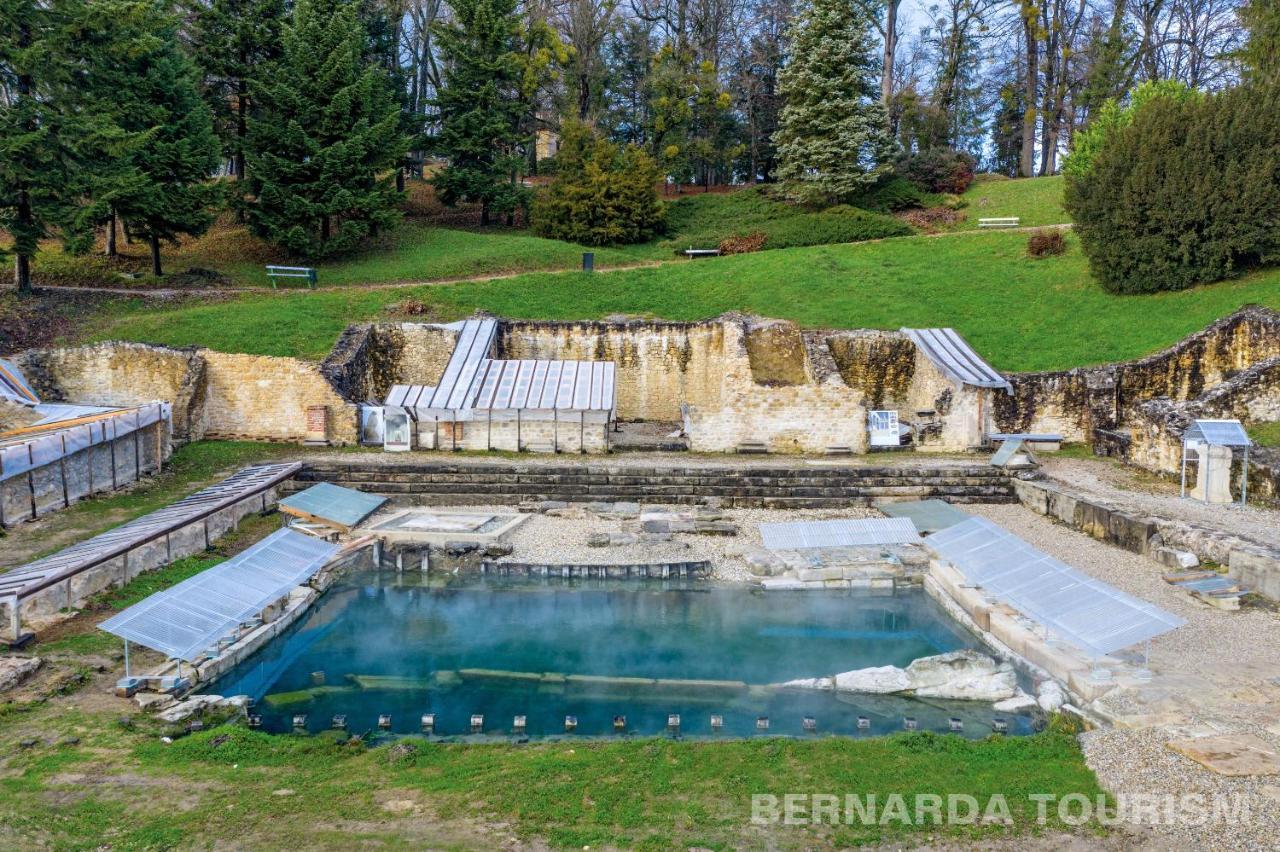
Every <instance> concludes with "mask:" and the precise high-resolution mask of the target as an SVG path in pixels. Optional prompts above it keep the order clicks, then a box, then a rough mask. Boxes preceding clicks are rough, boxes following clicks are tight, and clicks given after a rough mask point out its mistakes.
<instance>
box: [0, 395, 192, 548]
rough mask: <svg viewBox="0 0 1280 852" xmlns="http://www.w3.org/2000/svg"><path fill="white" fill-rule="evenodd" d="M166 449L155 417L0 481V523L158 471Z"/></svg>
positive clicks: (163, 429) (164, 432) (164, 429)
mask: <svg viewBox="0 0 1280 852" xmlns="http://www.w3.org/2000/svg"><path fill="white" fill-rule="evenodd" d="M170 451H171V445H170V442H169V426H168V424H167V423H166V422H164V421H163V420H161V421H158V422H156V423H152V424H151V425H149V426H144V427H142V428H141V429H137V430H134V431H133V432H130V433H128V434H126V435H121V436H120V437H118V438H114V439H112V440H110V441H104V442H102V443H100V444H93V445H91V446H88V447H85V448H84V449H83V450H80V451H79V452H75V453H71V454H69V455H66V456H63V457H62V458H60V459H58V460H57V461H54V462H52V463H50V464H46V465H42V466H40V467H37V468H34V469H32V470H30V471H27V472H26V473H22V474H18V475H17V476H12V477H9V478H6V479H3V480H0V526H5V527H12V526H15V525H17V524H20V523H22V522H23V521H31V520H35V519H36V518H40V517H43V516H45V515H47V514H49V513H50V512H55V511H57V510H59V509H65V508H67V507H68V506H70V505H72V504H73V503H76V502H79V501H80V500H83V499H84V498H86V497H92V496H94V495H96V494H105V493H107V492H110V491H114V490H116V489H118V488H124V487H125V486H127V485H131V484H133V483H134V482H137V481H138V480H139V479H140V478H142V477H143V476H146V475H149V474H153V473H156V472H157V471H159V470H160V467H161V465H163V463H164V460H165V459H167V458H168V457H169V454H170Z"/></svg>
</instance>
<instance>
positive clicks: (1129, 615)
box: [924, 517, 1186, 656]
mask: <svg viewBox="0 0 1280 852" xmlns="http://www.w3.org/2000/svg"><path fill="white" fill-rule="evenodd" d="M924 544H925V547H927V548H928V549H929V550H930V551H932V552H933V553H934V555H936V556H937V557H938V558H939V559H942V560H944V561H946V562H949V563H951V564H952V565H954V566H955V567H956V568H957V569H958V570H959V571H960V572H961V573H962V574H964V576H965V579H967V580H968V581H969V582H971V583H973V584H974V585H976V586H980V587H982V588H983V589H985V590H986V591H988V592H990V593H991V594H993V595H995V596H996V597H998V598H1001V599H1002V600H1004V601H1006V602H1008V603H1009V604H1010V605H1012V606H1013V607H1014V608H1016V609H1017V610H1018V611H1020V612H1022V613H1023V614H1024V615H1026V616H1028V617H1030V618H1033V619H1035V620H1036V621H1038V622H1040V623H1041V624H1042V625H1044V627H1045V629H1046V630H1047V631H1051V632H1052V633H1055V634H1057V635H1058V636H1061V637H1062V638H1063V639H1065V640H1067V641H1068V642H1070V643H1071V644H1073V645H1076V646H1078V647H1080V648H1083V649H1084V650H1085V651H1088V652H1089V653H1091V654H1094V655H1095V656H1105V655H1107V654H1110V653H1112V652H1114V651H1119V650H1121V649H1122V648H1128V647H1131V646H1133V645H1137V644H1139V643H1141V642H1146V641H1148V640H1150V639H1152V638H1153V637H1156V636H1159V635H1161V634H1164V633H1167V632H1169V631H1170V630H1173V629H1175V628H1177V627H1181V626H1182V625H1183V624H1186V620H1185V619H1182V618H1179V617H1178V616H1176V615H1173V614H1171V613H1168V612H1165V611H1164V610H1162V609H1160V608H1159V607H1155V606H1152V605H1151V604H1149V603H1147V602H1146V601H1143V600H1140V599H1139V598H1135V597H1133V596H1132V595H1129V594H1126V593H1125V592H1122V591H1120V590H1119V589H1117V588H1115V587H1114V586H1111V585H1109V584H1107V583H1104V582H1102V581H1101V580H1096V579H1094V578H1092V577H1090V576H1088V575H1087V574H1084V573H1083V572H1080V571H1077V570H1076V569H1074V568H1071V567H1070V566H1068V565H1066V564H1065V563H1063V562H1060V561H1058V560H1057V559H1054V558H1053V557H1051V556H1049V555H1048V554H1046V553H1043V552H1042V551H1040V550H1037V549H1036V548H1034V547H1032V546H1031V545H1030V544H1028V543H1027V542H1025V541H1023V540H1022V539H1021V538H1019V537H1018V536H1016V535H1014V534H1013V533H1011V532H1009V531H1008V530H1006V529H1004V528H1003V527H1001V526H999V525H997V524H995V523H993V522H991V521H989V520H987V519H986V518H978V517H974V518H969V519H968V520H966V521H964V522H963V523H959V524H956V525H955V526H952V527H948V528H947V529H944V530H940V531H939V532H936V533H934V534H933V535H931V536H929V537H928V538H927V539H925V543H924Z"/></svg>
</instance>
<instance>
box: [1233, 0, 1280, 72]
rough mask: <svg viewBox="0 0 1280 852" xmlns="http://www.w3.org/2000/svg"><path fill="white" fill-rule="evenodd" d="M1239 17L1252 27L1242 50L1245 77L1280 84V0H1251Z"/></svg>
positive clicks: (1247, 26)
mask: <svg viewBox="0 0 1280 852" xmlns="http://www.w3.org/2000/svg"><path fill="white" fill-rule="evenodd" d="M1240 20H1241V22H1242V23H1243V24H1244V25H1245V27H1246V28H1247V29H1248V30H1249V39H1248V41H1247V42H1245V46H1244V49H1243V50H1242V51H1241V52H1240V58H1241V59H1242V60H1244V66H1245V78H1246V79H1248V80H1251V81H1255V82H1261V83H1264V84H1271V85H1280V0H1249V2H1248V3H1247V4H1246V5H1245V6H1244V8H1242V9H1241V10H1240Z"/></svg>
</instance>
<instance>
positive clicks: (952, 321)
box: [87, 232, 1280, 370]
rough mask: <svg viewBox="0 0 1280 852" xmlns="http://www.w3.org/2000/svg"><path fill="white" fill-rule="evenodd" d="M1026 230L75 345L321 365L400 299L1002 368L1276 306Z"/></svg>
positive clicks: (136, 325) (280, 313)
mask: <svg viewBox="0 0 1280 852" xmlns="http://www.w3.org/2000/svg"><path fill="white" fill-rule="evenodd" d="M1026 242H1027V235H1026V234H1025V233H1009V232H994V233H988V232H983V233H971V234H953V235H943V236H938V237H910V238H904V239H893V240H884V241H882V242H876V243H863V244H852V245H840V246H819V247H812V248H797V249H784V250H779V251H766V252H759V253H756V254H747V255H737V256H733V257H726V258H717V259H713V260H705V261H694V262H692V263H674V264H670V265H666V266H661V267H652V268H647V269H635V270H625V271H618V272H610V273H596V274H594V275H588V274H583V273H563V274H557V275H548V274H529V275H521V276H517V277H514V278H508V279H501V280H494V281H485V282H472V283H460V284H454V285H449V286H438V287H421V288H405V289H396V290H385V289H384V290H360V289H355V288H351V289H342V290H331V291H327V292H323V291H322V292H314V293H293V294H287V295H286V294H281V295H253V296H246V297H242V298H240V299H235V300H229V301H219V302H216V303H196V304H184V305H178V306H175V307H172V308H167V309H157V308H156V307H155V304H154V303H153V302H145V301H144V300H141V299H138V300H133V301H132V302H131V303H129V304H125V305H121V306H119V307H118V308H117V309H116V310H114V311H113V312H112V314H111V316H109V317H104V318H100V319H99V320H98V321H97V322H94V323H93V324H92V325H90V326H89V327H88V330H87V331H88V334H87V336H89V337H91V338H92V339H96V340H102V339H111V338H123V339H128V340H143V341H150V342H154V343H165V344H170V345H205V346H210V347H213V348H216V349H223V350H228V351H240V352H253V353H261V354H270V355H294V356H300V357H306V358H322V357H323V356H324V355H325V354H326V353H327V352H328V351H329V348H330V347H331V346H332V344H333V342H334V340H335V339H336V337H337V335H338V333H339V332H341V330H342V328H343V327H344V326H345V325H346V324H347V323H349V322H356V321H360V320H368V319H373V318H379V317H387V316H389V314H388V312H387V306H388V305H390V304H392V303H395V302H399V301H401V300H404V299H407V298H412V299H417V300H420V301H422V302H423V303H424V304H426V305H427V306H428V308H429V310H431V311H432V312H433V315H434V316H436V317H439V318H456V317H460V316H465V315H467V314H470V313H471V312H472V311H475V310H477V309H484V310H488V311H492V312H494V313H496V314H499V315H501V316H508V317H517V318H527V319H589V318H599V317H603V316H605V315H608V314H616V313H624V314H635V315H644V316H653V317H661V318H665V319H672V320H696V319H701V318H705V317H710V316H715V315H717V314H719V313H722V312H724V311H728V310H739V311H747V312H751V313H757V314H762V315H765V316H771V317H780V318H784V319H791V320H795V321H796V322H798V323H800V324H802V325H804V326H809V327H830V328H889V329H894V328H898V327H900V326H952V327H955V328H957V329H959V330H960V331H961V333H963V334H964V335H965V336H966V337H967V338H968V339H969V340H970V341H971V342H972V343H973V345H974V346H975V347H977V349H978V351H979V352H981V353H982V354H983V355H984V356H986V357H987V358H989V359H990V360H991V361H992V362H993V363H994V364H995V365H996V366H997V367H999V368H1001V369H1005V370H1039V369H1060V368H1068V367H1074V366H1080V365H1085V364H1096V363H1102V362H1106V361H1114V360H1121V359H1126V358H1135V357H1138V356H1141V355H1144V354H1147V353H1149V352H1152V351H1154V350H1156V349H1159V348H1161V347H1163V346H1167V345H1169V344H1171V343H1173V342H1175V341H1176V340H1178V339H1180V338H1181V337H1184V336H1185V335H1187V334H1189V333H1190V332H1192V331H1195V330H1197V329H1199V328H1202V327H1203V326H1205V325H1207V324H1208V323H1210V322H1212V321H1213V320H1214V319H1217V318H1218V317H1221V316H1223V315H1225V314H1228V313H1230V312H1231V311H1233V310H1235V309H1236V308H1238V307H1240V306H1241V305H1243V304H1247V303H1250V302H1256V303H1260V304H1265V305H1270V306H1273V307H1280V269H1271V270H1266V271H1262V272H1258V273H1255V274H1252V275H1249V276H1246V277H1244V278H1241V279H1238V280H1235V281H1229V282H1223V283H1220V284H1215V285H1211V286H1207V287H1199V288H1195V289H1192V290H1185V291H1181V292H1176V293H1161V294H1155V295H1147V296H1113V295H1110V294H1108V293H1105V292H1104V291H1103V290H1102V289H1101V288H1099V287H1098V286H1097V285H1096V284H1095V283H1094V282H1093V281H1092V279H1091V278H1090V276H1089V273H1088V268H1087V264H1086V262H1085V258H1084V257H1083V255H1082V254H1081V252H1080V248H1079V243H1078V241H1077V240H1075V239H1074V238H1073V237H1069V238H1068V245H1069V250H1068V251H1067V253H1066V254H1065V255H1062V256H1060V257H1053V258H1047V259H1044V260H1032V259H1030V258H1028V257H1027V256H1026Z"/></svg>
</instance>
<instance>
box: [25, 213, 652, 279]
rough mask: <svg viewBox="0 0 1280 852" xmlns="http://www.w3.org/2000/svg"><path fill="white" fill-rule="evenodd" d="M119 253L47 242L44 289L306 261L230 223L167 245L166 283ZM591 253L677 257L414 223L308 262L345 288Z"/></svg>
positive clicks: (619, 261)
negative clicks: (69, 251)
mask: <svg viewBox="0 0 1280 852" xmlns="http://www.w3.org/2000/svg"><path fill="white" fill-rule="evenodd" d="M120 250H121V252H122V253H123V254H124V257H122V258H120V259H119V260H117V261H116V262H115V263H112V262H109V261H108V260H107V259H106V258H104V257H101V256H100V255H92V256H86V257H70V256H67V255H64V254H62V253H61V251H60V250H59V249H58V247H57V245H56V244H54V243H48V244H46V245H45V246H43V247H42V249H41V254H40V255H38V256H37V258H36V263H35V276H36V280H37V282H39V283H46V284H74V285H94V284H102V285H104V286H107V285H109V286H139V285H142V286H155V287H167V286H174V285H175V283H177V282H175V280H174V278H173V276H175V275H176V276H177V278H178V281H179V282H180V281H182V280H184V279H190V278H191V276H184V275H182V273H183V272H184V271H185V270H187V269H190V268H193V267H194V268H198V269H209V270H216V271H217V272H219V273H221V274H222V275H223V276H225V277H226V279H227V280H228V281H229V283H230V284H231V285H233V286H237V287H266V286H270V282H269V281H268V280H267V278H266V273H265V270H264V267H265V265H266V264H268V263H275V264H286V265H300V264H302V262H301V261H297V260H290V259H289V258H288V257H286V256H285V255H284V254H283V253H281V252H279V251H277V250H275V249H273V248H272V247H271V246H269V245H268V244H266V243H264V242H262V241H261V240H258V239H256V238H254V237H252V236H250V235H249V234H248V233H246V232H245V231H244V230H243V229H241V228H237V227H234V226H232V225H230V224H226V223H224V224H220V225H218V226H216V227H215V228H214V229H213V230H211V231H210V232H209V233H208V234H206V235H205V236H203V237H200V238H198V239H189V240H184V241H183V243H182V245H180V246H177V247H166V248H165V251H164V264H165V269H166V272H167V273H168V274H167V275H166V277H165V278H160V279H154V278H150V277H149V276H148V277H146V278H143V279H139V280H137V281H132V282H130V281H126V280H124V279H122V278H120V277H119V275H118V274H117V273H119V272H122V271H137V272H145V271H147V270H149V269H150V267H149V265H148V264H149V260H148V259H147V254H146V250H145V247H144V246H142V245H141V244H137V245H133V246H122V247H121V249H120ZM589 250H590V251H595V254H596V265H597V266H598V267H607V266H622V265H627V264H633V263H639V262H643V261H646V260H651V259H654V258H659V257H660V258H662V259H668V258H671V257H672V253H671V252H670V251H669V250H666V249H659V248H657V247H656V246H653V245H645V246H637V247H622V248H604V249H584V248H583V247H582V246H578V245H574V244H572V243H566V242H561V241H559V240H547V239H543V238H542V237H535V236H533V235H532V234H530V233H529V232H528V231H525V230H518V229H512V228H505V227H493V228H489V229H486V230H484V231H469V230H456V229H452V228H442V227H438V226H435V225H428V224H423V223H421V222H413V221H409V222H405V223H403V224H401V225H400V226H399V227H398V228H397V229H396V231H395V232H394V233H391V234H388V235H387V236H385V237H384V238H382V239H381V240H380V241H378V242H377V243H376V244H375V245H373V246H371V247H369V248H368V249H366V250H364V251H361V252H359V253H357V254H354V255H349V256H345V257H342V258H339V259H334V260H324V261H317V262H315V263H308V264H305V265H311V266H315V267H316V269H317V270H318V275H319V283H320V286H321V287H340V286H348V285H355V284H386V283H395V282H404V281H410V282H412V281H434V280H439V279H448V278H466V277H474V276H481V275H501V274H504V273H510V272H523V271H532V270H538V269H573V268H577V267H578V266H580V265H581V263H582V252H583V251H589ZM195 283H196V284H200V283H203V282H200V281H196V282H195ZM281 286H286V285H281ZM292 286H300V285H298V284H296V283H295V284H293V285H292Z"/></svg>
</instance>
